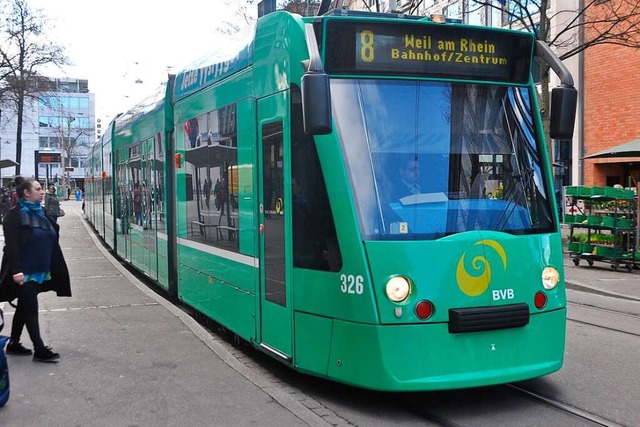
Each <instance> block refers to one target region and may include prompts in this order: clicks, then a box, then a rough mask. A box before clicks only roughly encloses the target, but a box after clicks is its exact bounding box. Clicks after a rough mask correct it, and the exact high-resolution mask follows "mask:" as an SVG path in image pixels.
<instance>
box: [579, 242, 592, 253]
mask: <svg viewBox="0 0 640 427" xmlns="http://www.w3.org/2000/svg"><path fill="white" fill-rule="evenodd" d="M591 252H593V245H592V244H591V243H583V242H581V243H580V253H581V254H590V253H591Z"/></svg>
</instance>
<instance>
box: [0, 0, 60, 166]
mask: <svg viewBox="0 0 640 427" xmlns="http://www.w3.org/2000/svg"><path fill="white" fill-rule="evenodd" d="M0 7H2V9H1V10H0V34H1V36H2V37H3V39H2V42H1V43H2V44H0V58H1V61H0V64H1V66H2V69H1V71H0V77H1V78H2V80H0V94H2V101H5V102H10V103H13V104H14V105H15V110H16V115H17V119H18V121H17V122H18V125H17V130H16V162H17V163H18V166H16V174H20V165H19V163H20V162H21V160H22V121H23V116H24V107H25V100H26V99H27V98H33V97H36V98H37V97H38V93H39V91H40V90H41V89H42V87H41V84H42V82H41V81H39V78H38V77H39V74H38V72H39V70H40V69H41V68H42V67H44V66H47V65H55V66H62V65H65V64H67V58H66V56H65V55H64V51H63V48H62V47H61V46H58V45H55V44H53V43H51V42H49V41H47V40H46V38H45V36H44V28H45V26H44V23H45V18H44V16H43V15H42V14H41V12H40V11H39V10H33V9H31V8H30V7H29V6H28V5H27V1H26V0H0Z"/></svg>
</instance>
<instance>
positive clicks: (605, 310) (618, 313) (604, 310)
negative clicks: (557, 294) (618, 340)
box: [567, 302, 640, 337]
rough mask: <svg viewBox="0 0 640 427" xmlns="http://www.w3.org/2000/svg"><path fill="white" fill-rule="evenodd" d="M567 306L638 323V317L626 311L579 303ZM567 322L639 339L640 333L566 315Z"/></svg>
mask: <svg viewBox="0 0 640 427" xmlns="http://www.w3.org/2000/svg"><path fill="white" fill-rule="evenodd" d="M567 305H572V306H575V307H579V308H581V309H586V310H593V311H597V312H599V313H605V314H612V315H616V316H621V317H623V318H627V319H630V320H632V321H638V322H640V315H638V314H634V313H629V312H626V311H619V310H611V309H608V308H603V307H596V306H593V305H589V304H581V303H575V302H567ZM567 320H568V321H571V322H574V323H579V324H583V325H589V326H595V327H597V328H601V329H606V330H609V331H613V332H620V333H622V334H625V335H631V336H634V337H640V333H638V332H633V331H629V330H624V329H620V328H617V327H611V326H607V325H603V324H601V323H596V322H591V321H588V320H585V319H578V318H575V317H573V316H569V315H567Z"/></svg>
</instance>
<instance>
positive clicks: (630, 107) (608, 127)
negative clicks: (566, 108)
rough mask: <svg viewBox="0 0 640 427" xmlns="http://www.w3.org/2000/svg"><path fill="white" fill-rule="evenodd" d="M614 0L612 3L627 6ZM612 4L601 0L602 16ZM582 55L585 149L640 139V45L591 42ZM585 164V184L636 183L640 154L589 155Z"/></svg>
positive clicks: (587, 151) (597, 149)
mask: <svg viewBox="0 0 640 427" xmlns="http://www.w3.org/2000/svg"><path fill="white" fill-rule="evenodd" d="M611 1H612V2H613V3H612V4H613V5H616V3H617V4H618V5H619V6H620V7H624V6H625V5H624V4H621V3H619V2H616V1H615V0H611ZM609 7H610V4H609V2H602V3H601V4H599V5H597V6H596V7H595V8H594V9H593V13H595V14H598V13H600V14H602V15H603V16H604V15H605V14H607V13H608V12H607V10H608V8H609ZM639 24H640V20H639ZM584 56H585V68H584V92H585V105H584V115H585V117H586V120H585V127H584V140H585V143H584V153H583V155H584V156H590V155H594V154H596V153H599V152H601V151H605V150H608V149H610V148H613V147H616V146H619V145H622V144H626V143H628V142H631V141H634V140H639V145H640V121H639V120H638V117H640V113H639V112H640V97H638V95H637V94H636V93H635V90H634V89H633V88H634V87H637V86H639V85H640V73H639V70H640V49H637V48H631V47H624V46H618V45H614V44H606V45H598V46H593V47H590V48H589V49H587V50H586V51H585V54H584ZM631 154H633V153H629V155H631ZM584 165H585V167H584V183H585V185H595V186H604V185H614V184H621V185H623V186H625V187H626V186H631V187H636V186H637V185H638V182H640V156H637V157H617V158H616V157H614V158H594V159H588V158H587V159H585V160H584Z"/></svg>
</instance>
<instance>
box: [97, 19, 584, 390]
mask: <svg viewBox="0 0 640 427" xmlns="http://www.w3.org/2000/svg"><path fill="white" fill-rule="evenodd" d="M535 56H537V57H539V58H540V59H542V60H545V61H546V62H547V63H549V64H550V66H551V67H552V68H553V69H554V70H555V71H556V73H557V74H558V75H559V76H560V78H561V80H562V85H561V86H560V87H557V88H554V89H553V93H552V112H551V116H552V117H551V124H550V128H551V135H552V137H553V138H558V139H569V138H571V136H572V133H573V121H574V117H575V108H576V100H577V92H576V90H575V89H574V88H573V80H572V78H571V75H570V74H569V73H568V71H567V69H566V68H565V67H564V66H563V65H562V63H561V62H560V61H559V60H558V58H557V57H556V56H555V55H554V54H553V53H551V51H550V50H549V49H548V48H547V47H546V45H544V44H541V43H536V42H535V41H534V38H533V36H532V35H531V34H528V33H524V32H516V31H509V30H504V29H496V28H481V27H474V26H468V25H462V24H460V23H456V22H448V21H446V20H445V19H443V18H442V17H440V16H434V17H431V18H425V17H410V16H403V15H395V14H366V13H351V12H348V11H329V12H327V13H325V14H323V15H321V16H316V17H313V18H303V17H300V16H297V15H292V14H289V13H286V12H275V13H271V14H268V15H266V16H264V17H262V18H260V19H259V20H258V21H257V24H256V27H255V29H254V31H253V32H252V34H251V37H250V39H249V40H245V41H244V42H243V43H242V44H241V46H240V47H239V48H238V49H237V50H236V51H235V52H234V56H233V57H226V58H224V60H213V61H212V62H211V63H210V64H208V65H207V66H204V67H201V68H194V69H191V70H186V71H184V72H182V73H179V74H177V75H176V76H170V77H169V78H168V81H167V82H166V84H165V85H164V86H163V87H162V88H161V89H160V90H159V91H158V92H157V93H156V94H155V95H153V96H152V97H150V98H149V99H147V100H145V101H144V102H142V103H140V104H139V105H138V106H136V107H135V108H133V109H131V110H130V111H128V112H126V113H124V114H122V115H119V116H118V117H116V118H115V120H114V121H113V123H112V124H111V126H110V128H109V131H108V132H105V135H104V136H103V138H102V140H101V142H100V143H99V144H96V146H95V147H94V152H93V155H92V157H91V159H92V161H93V162H94V163H93V165H92V169H91V176H89V177H88V182H89V183H90V184H89V185H88V190H87V206H88V207H87V216H88V218H89V220H90V221H91V222H92V223H93V224H94V225H95V227H96V229H97V230H98V232H99V234H100V235H101V236H102V237H103V238H104V239H105V240H106V241H107V243H108V244H109V245H110V246H111V247H112V248H113V249H114V250H115V251H116V252H117V254H118V255H119V256H120V257H121V258H123V259H125V260H127V261H128V262H129V263H130V264H131V265H133V266H134V267H136V268H137V269H139V270H140V271H142V272H144V273H145V274H146V275H148V276H149V277H150V278H151V279H152V280H153V281H154V283H155V284H157V285H158V286H159V287H161V288H163V289H165V290H166V291H167V293H168V294H169V295H171V296H173V297H176V298H178V299H179V300H180V301H182V302H184V303H185V304H187V305H188V306H190V307H193V308H194V309H196V310H197V311H199V312H201V313H203V314H204V315H206V316H207V317H209V318H211V319H214V320H215V321H216V322H218V323H220V324H221V325H223V326H224V327H225V328H227V329H228V330H230V331H232V332H233V333H234V334H236V335H237V336H239V337H241V338H242V339H244V340H246V341H248V342H250V343H251V344H252V345H254V346H255V347H256V348H257V349H260V350H262V351H264V352H266V353H268V354H270V355H272V356H273V357H275V358H277V359H278V360H281V361H282V362H284V363H286V364H288V365H290V366H291V367H292V368H294V369H296V370H299V371H301V372H304V373H307V374H312V375H316V376H319V377H324V378H328V379H330V380H334V381H339V382H343V383H347V384H351V385H355V386H359V387H364V388H370V389H378V390H388V391H411V390H435V389H449V388H462V387H474V386H481V385H489V384H497V383H506V382H511V381H518V380H523V379H527V378H534V377H539V376H542V375H545V374H548V373H551V372H554V371H556V370H558V369H560V367H561V366H562V362H563V350H564V342H565V321H566V299H565V284H564V277H563V263H562V248H561V241H560V230H559V226H558V218H557V213H556V206H555V200H554V197H553V194H554V191H553V187H552V179H551V169H550V165H549V161H548V156H547V153H546V148H545V140H544V137H543V127H542V122H541V118H540V115H539V108H538V105H537V101H536V96H535V93H536V89H535V86H534V83H533V80H532V77H531V66H532V61H533V58H534V57H535ZM523 349H526V351H525V350H523Z"/></svg>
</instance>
